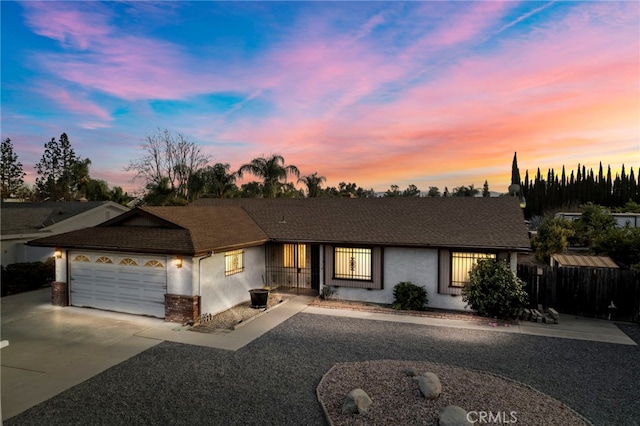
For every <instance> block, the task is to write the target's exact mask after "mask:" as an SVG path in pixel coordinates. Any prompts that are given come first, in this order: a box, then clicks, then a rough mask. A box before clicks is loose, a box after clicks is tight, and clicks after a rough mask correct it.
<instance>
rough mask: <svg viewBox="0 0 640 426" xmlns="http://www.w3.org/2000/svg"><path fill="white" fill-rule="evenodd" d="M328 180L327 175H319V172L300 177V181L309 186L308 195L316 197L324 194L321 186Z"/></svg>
mask: <svg viewBox="0 0 640 426" xmlns="http://www.w3.org/2000/svg"><path fill="white" fill-rule="evenodd" d="M326 180H327V178H326V177H324V176H318V172H314V173H312V174H310V175H307V176H303V177H301V178H300V179H298V183H302V184H304V185H305V186H306V187H307V197H309V198H316V197H320V196H322V194H323V191H322V187H321V186H322V182H325V181H326Z"/></svg>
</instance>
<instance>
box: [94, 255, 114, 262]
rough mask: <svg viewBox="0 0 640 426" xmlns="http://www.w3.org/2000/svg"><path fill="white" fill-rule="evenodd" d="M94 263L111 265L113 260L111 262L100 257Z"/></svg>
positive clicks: (105, 257)
mask: <svg viewBox="0 0 640 426" xmlns="http://www.w3.org/2000/svg"><path fill="white" fill-rule="evenodd" d="M96 263H113V260H111V259H110V258H108V257H107V256H100V257H99V258H97V259H96Z"/></svg>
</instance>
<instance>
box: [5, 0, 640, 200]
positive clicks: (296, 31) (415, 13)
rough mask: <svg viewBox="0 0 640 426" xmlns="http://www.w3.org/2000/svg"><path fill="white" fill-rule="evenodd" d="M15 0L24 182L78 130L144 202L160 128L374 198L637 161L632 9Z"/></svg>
mask: <svg viewBox="0 0 640 426" xmlns="http://www.w3.org/2000/svg"><path fill="white" fill-rule="evenodd" d="M0 7H1V19H2V22H1V24H2V25H1V37H2V39H1V43H2V45H1V59H2V62H1V89H2V93H1V95H2V103H1V108H2V109H1V129H0V130H1V136H2V139H3V140H4V139H5V138H10V139H11V141H12V142H13V145H14V149H15V152H16V153H17V154H18V160H19V161H20V162H21V163H22V164H23V167H24V171H25V172H26V173H27V176H26V178H25V180H26V182H27V183H29V184H33V182H34V181H35V178H36V174H35V169H34V166H35V164H36V163H37V162H38V161H39V160H40V158H41V157H42V154H43V152H44V144H45V143H46V142H48V141H50V140H51V138H56V139H58V138H59V136H60V135H61V134H62V133H63V132H64V133H67V135H68V137H69V140H70V142H71V145H72V147H73V148H74V150H75V152H76V154H77V155H78V156H80V157H82V158H89V159H90V160H91V168H90V175H91V177H92V178H94V179H102V180H105V181H107V183H108V184H109V186H110V187H113V186H121V187H122V188H123V189H125V191H129V192H130V193H131V192H135V191H137V190H139V189H141V188H143V187H144V182H142V181H140V180H135V181H133V180H132V179H133V177H134V176H133V172H126V171H125V170H124V168H125V167H126V166H127V164H128V163H129V162H130V161H131V160H133V159H136V158H140V157H141V156H142V155H143V154H144V152H143V150H142V148H141V144H142V143H143V141H144V138H145V137H146V136H149V135H152V134H153V133H154V132H155V131H156V130H157V129H159V128H160V129H165V128H166V129H169V130H171V131H174V132H180V133H182V134H183V135H184V136H185V137H187V138H188V139H189V140H190V141H192V142H194V143H196V144H198V145H199V146H200V147H201V149H202V151H203V153H205V154H206V155H210V156H211V158H212V164H213V163H218V162H221V163H229V164H230V165H231V169H232V170H236V169H237V168H239V167H240V166H241V165H242V164H244V163H248V162H249V161H251V159H253V158H256V157H259V156H270V155H271V154H280V155H282V156H284V158H285V161H286V163H287V164H293V165H295V166H297V167H298V169H299V170H300V172H301V174H302V175H309V174H311V173H314V172H317V173H318V175H320V176H325V177H326V179H327V180H326V182H325V184H324V185H325V186H338V184H339V182H343V181H344V182H355V183H356V184H357V185H358V186H361V187H363V188H365V189H369V188H373V189H374V190H375V191H385V190H387V189H389V187H390V186H391V185H398V186H399V188H400V189H401V190H402V189H404V188H406V187H407V186H408V185H416V186H417V187H418V188H419V189H421V190H423V191H427V190H428V188H429V187H430V186H437V187H439V188H440V190H441V191H443V190H444V188H445V187H447V188H448V189H449V190H452V189H453V188H455V187H457V186H462V185H466V186H468V185H470V184H474V185H475V187H477V188H482V185H483V183H484V181H485V180H487V181H488V183H489V187H490V189H491V190H493V191H501V192H502V191H506V190H507V187H508V185H509V183H510V178H511V161H512V159H513V154H514V152H516V151H517V153H518V164H519V168H520V171H521V174H522V177H523V178H524V173H525V171H526V170H529V173H530V174H533V173H535V171H536V169H537V168H538V167H539V168H541V170H542V171H543V173H545V172H546V170H547V169H548V168H555V169H556V170H559V169H561V167H562V165H565V166H567V169H568V170H572V169H575V168H576V167H577V165H578V164H581V165H586V166H587V168H590V167H593V168H594V170H597V167H598V164H599V163H600V162H602V163H603V164H604V165H605V167H606V165H607V164H610V165H611V167H612V170H613V171H614V172H615V171H616V170H619V169H620V166H621V165H622V164H625V166H626V167H627V171H628V169H629V167H633V168H634V169H635V170H636V171H637V170H638V166H639V165H640V30H639V28H640V3H639V2H636V1H625V2H615V1H613V2H609V1H606V2H604V1H602V2H600V1H592V2H580V1H567V2H560V1H549V2H546V1H545V2H532V1H524V2H516V1H470V2H466V1H450V2H448V1H424V2H395V1H394V2H383V1H375V2H341V1H336V2H269V1H262V2H209V1H199V2H173V1H164V2H104V3H103V2H90V1H82V2H73V1H70V2H55V1H53V2H32V1H27V2H8V1H2V2H1V3H0ZM249 180H254V178H253V177H252V176H251V175H245V179H244V180H243V181H239V183H242V182H246V181H249Z"/></svg>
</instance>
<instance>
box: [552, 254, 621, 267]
mask: <svg viewBox="0 0 640 426" xmlns="http://www.w3.org/2000/svg"><path fill="white" fill-rule="evenodd" d="M551 259H552V264H556V262H557V264H558V266H559V267H570V266H573V267H576V266H578V267H588V268H614V269H617V268H618V265H617V264H616V262H614V261H613V259H611V258H610V257H609V256H587V255H579V254H554V255H553V256H551Z"/></svg>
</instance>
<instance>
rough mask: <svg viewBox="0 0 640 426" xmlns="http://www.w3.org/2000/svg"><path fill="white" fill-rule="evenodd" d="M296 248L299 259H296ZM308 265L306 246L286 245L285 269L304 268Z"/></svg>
mask: <svg viewBox="0 0 640 426" xmlns="http://www.w3.org/2000/svg"><path fill="white" fill-rule="evenodd" d="M296 247H297V248H298V257H297V258H296ZM306 263H307V246H306V245H305V244H285V245H284V267H285V268H304V267H305V265H306Z"/></svg>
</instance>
